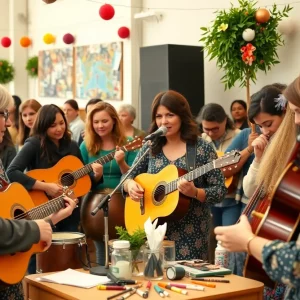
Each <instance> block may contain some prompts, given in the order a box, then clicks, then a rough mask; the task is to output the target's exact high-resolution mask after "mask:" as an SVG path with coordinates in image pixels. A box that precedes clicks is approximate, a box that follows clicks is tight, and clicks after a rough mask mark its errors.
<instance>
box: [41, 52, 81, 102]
mask: <svg viewBox="0 0 300 300" xmlns="http://www.w3.org/2000/svg"><path fill="white" fill-rule="evenodd" d="M38 85H39V86H38V89H39V96H40V97H53V98H65V99H69V98H73V97H74V87H75V85H74V49H73V48H64V49H51V50H45V51H39V83H38Z"/></svg>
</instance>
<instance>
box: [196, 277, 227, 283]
mask: <svg viewBox="0 0 300 300" xmlns="http://www.w3.org/2000/svg"><path fill="white" fill-rule="evenodd" d="M193 280H197V281H208V282H209V281H210V282H223V283H230V280H227V279H209V278H197V279H193Z"/></svg>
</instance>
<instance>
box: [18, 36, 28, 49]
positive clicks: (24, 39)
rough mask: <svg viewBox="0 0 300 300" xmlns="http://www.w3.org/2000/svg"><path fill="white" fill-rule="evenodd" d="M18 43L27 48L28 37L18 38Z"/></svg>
mask: <svg viewBox="0 0 300 300" xmlns="http://www.w3.org/2000/svg"><path fill="white" fill-rule="evenodd" d="M20 45H21V46H22V47H24V48H27V47H29V46H30V45H31V40H30V38H29V37H27V36H23V37H22V38H21V39H20Z"/></svg>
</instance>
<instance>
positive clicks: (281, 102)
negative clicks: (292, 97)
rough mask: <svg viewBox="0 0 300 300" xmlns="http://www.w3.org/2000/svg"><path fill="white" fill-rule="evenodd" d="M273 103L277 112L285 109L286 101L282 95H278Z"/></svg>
mask: <svg viewBox="0 0 300 300" xmlns="http://www.w3.org/2000/svg"><path fill="white" fill-rule="evenodd" d="M274 101H275V102H276V105H275V108H276V109H277V110H282V111H283V110H285V109H286V104H287V100H286V98H285V97H284V95H283V94H279V95H278V98H274Z"/></svg>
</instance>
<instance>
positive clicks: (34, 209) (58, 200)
mask: <svg viewBox="0 0 300 300" xmlns="http://www.w3.org/2000/svg"><path fill="white" fill-rule="evenodd" d="M63 197H65V195H61V196H59V197H57V198H55V199H52V200H50V201H49V202H47V203H44V204H41V205H38V206H36V207H34V208H32V209H30V210H28V211H26V212H24V213H22V214H19V215H18V216H16V217H15V218H14V220H21V219H24V218H26V217H27V216H28V215H29V213H32V212H36V211H37V212H39V211H42V210H43V209H45V208H44V207H47V206H50V207H51V208H52V207H53V206H55V205H57V204H59V202H61V201H62V200H63ZM50 204H51V205H50Z"/></svg>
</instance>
